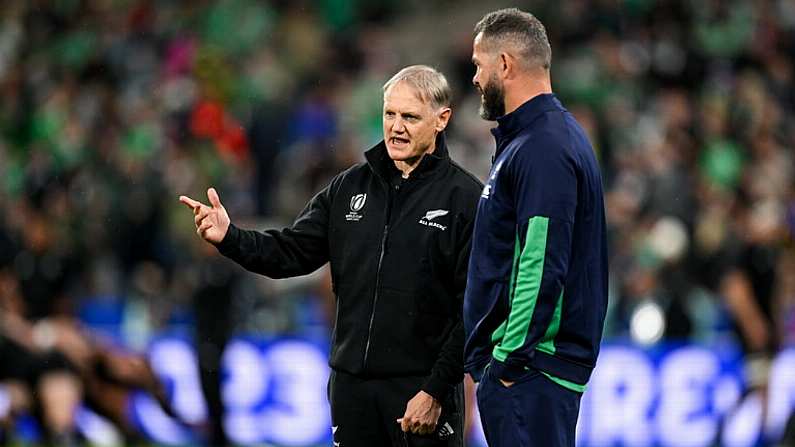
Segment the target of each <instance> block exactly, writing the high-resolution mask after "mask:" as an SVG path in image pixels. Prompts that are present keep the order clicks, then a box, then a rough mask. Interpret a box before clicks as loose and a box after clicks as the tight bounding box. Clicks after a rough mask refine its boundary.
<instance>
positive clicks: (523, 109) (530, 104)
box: [491, 93, 565, 157]
mask: <svg viewBox="0 0 795 447" xmlns="http://www.w3.org/2000/svg"><path fill="white" fill-rule="evenodd" d="M552 110H560V111H563V110H565V109H564V108H563V104H561V103H560V101H559V100H558V98H557V96H555V94H554V93H544V94H541V95H538V96H534V97H533V98H532V99H530V100H529V101H526V102H525V103H524V104H522V105H520V106H519V107H517V108H516V110H514V111H513V112H511V113H508V114H506V115H503V116H501V117H499V118H497V127H495V128H493V129H491V134H492V135H494V139H495V140H496V141H497V151H496V153H495V155H494V156H495V157H497V156H499V155H500V152H502V150H503V149H504V148H505V145H504V144H502V143H503V142H504V141H507V140H510V139H511V137H512V136H514V135H515V134H516V133H517V132H519V131H520V130H522V129H524V128H525V127H527V126H529V125H530V124H531V123H532V122H533V121H535V119H536V118H538V117H539V116H541V115H542V114H544V113H546V112H549V111H552Z"/></svg>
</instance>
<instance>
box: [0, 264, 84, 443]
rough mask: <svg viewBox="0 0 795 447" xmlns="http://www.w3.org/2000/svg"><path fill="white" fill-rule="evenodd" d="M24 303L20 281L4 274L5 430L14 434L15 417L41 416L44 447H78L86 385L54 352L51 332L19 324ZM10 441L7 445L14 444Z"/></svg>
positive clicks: (0, 313) (0, 342) (0, 327)
mask: <svg viewBox="0 0 795 447" xmlns="http://www.w3.org/2000/svg"><path fill="white" fill-rule="evenodd" d="M20 303H21V296H20V290H19V283H18V281H17V280H16V278H15V276H14V275H12V274H10V273H9V271H8V270H7V269H0V358H2V359H3V361H2V362H0V380H3V381H7V387H8V388H7V389H8V392H9V397H10V415H9V417H10V420H9V421H8V425H7V426H6V428H9V429H11V428H13V418H14V417H15V416H18V415H19V414H20V413H24V412H32V413H33V414H35V415H37V416H38V420H39V421H40V423H41V427H42V428H43V432H44V433H43V435H44V436H43V438H44V440H45V442H47V443H51V444H53V445H74V444H75V443H76V442H77V430H76V427H75V412H76V410H77V406H78V405H79V403H80V401H81V399H82V397H83V387H82V384H81V382H80V380H79V377H78V375H77V373H76V371H75V370H74V368H73V367H71V366H70V364H69V362H68V361H67V360H66V358H65V357H64V356H63V355H62V354H60V353H58V352H54V351H52V350H51V348H52V347H53V346H54V345H55V344H56V343H57V342H58V340H56V339H55V337H56V334H55V333H54V331H53V330H52V328H51V327H49V326H44V325H40V326H33V325H31V324H29V323H28V322H27V321H25V320H24V319H23V318H21V317H20V316H19V314H18V313H17V309H15V308H17V307H18V306H19V305H20ZM34 397H35V399H33V398H34ZM6 435H7V438H6V441H10V440H11V439H13V436H12V435H11V434H10V433H8V434H6Z"/></svg>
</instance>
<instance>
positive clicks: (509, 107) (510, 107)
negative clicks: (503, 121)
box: [505, 73, 552, 115]
mask: <svg viewBox="0 0 795 447" xmlns="http://www.w3.org/2000/svg"><path fill="white" fill-rule="evenodd" d="M517 81H518V82H517V88H513V89H512V88H509V86H507V85H506V86H505V87H506V88H505V114H506V115H507V114H509V113H511V112H513V111H514V110H516V109H518V108H519V106H521V105H522V104H524V103H526V102H527V101H530V100H531V99H533V98H535V97H536V96H538V95H544V94H548V93H552V83H551V82H550V80H549V74H548V73H547V74H546V75H545V76H538V77H526V78H523V79H517Z"/></svg>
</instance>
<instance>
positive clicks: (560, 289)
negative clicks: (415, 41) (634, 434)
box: [464, 8, 607, 447]
mask: <svg viewBox="0 0 795 447" xmlns="http://www.w3.org/2000/svg"><path fill="white" fill-rule="evenodd" d="M472 60H473V63H474V64H475V66H476V67H477V72H476V74H475V77H474V79H473V83H474V84H475V86H476V87H477V88H478V90H479V91H480V93H481V95H482V107H481V116H482V117H483V118H484V119H487V120H496V121H497V123H498V125H497V127H496V128H495V129H493V130H492V132H493V134H494V137H495V139H496V143H497V149H496V154H495V157H494V164H493V166H492V169H491V173H490V174H489V178H488V181H487V184H486V186H485V188H484V190H483V193H482V194H481V197H480V202H479V204H478V210H477V218H476V221H475V228H474V230H473V236H472V256H471V258H470V264H469V273H468V278H467V287H466V293H465V298H464V326H465V332H466V345H465V354H464V356H465V369H466V371H467V372H469V373H470V374H471V375H472V376H473V378H474V379H475V380H476V381H479V382H480V384H479V387H478V405H479V408H480V414H481V419H482V422H483V426H484V430H485V432H486V439H487V440H488V442H489V445H490V446H492V447H493V446H574V433H575V427H576V422H577V415H578V411H579V403H580V397H581V395H582V392H583V391H584V389H585V385H586V383H587V381H588V379H589V377H590V374H591V370H592V369H593V367H594V365H595V363H596V357H597V354H598V352H599V343H600V340H601V336H602V328H603V325H604V316H605V310H606V307H607V247H606V234H605V216H604V204H603V197H602V183H601V176H600V173H599V165H598V162H597V160H596V157H595V155H594V152H593V149H592V147H591V144H590V143H589V142H588V138H587V137H586V135H585V132H584V131H583V129H582V128H581V127H580V126H579V124H577V121H576V120H575V119H574V117H573V116H572V115H571V114H570V113H569V112H568V111H567V110H566V109H565V108H564V107H563V106H562V105H561V103H560V101H558V99H557V98H556V97H555V95H554V94H552V88H551V82H550V75H549V68H550V61H551V50H550V46H549V41H548V40H547V36H546V31H545V29H544V26H543V25H542V24H541V22H540V21H538V19H536V18H535V17H534V16H532V15H531V14H528V13H526V12H522V11H519V10H517V9H514V8H511V9H504V10H500V11H496V12H492V13H490V14H487V15H486V16H485V17H484V18H483V19H482V20H481V21H480V22H479V23H478V24H477V25H476V27H475V40H474V47H473V57H472ZM517 405H518V408H517V407H516V406H517Z"/></svg>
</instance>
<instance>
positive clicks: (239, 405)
mask: <svg viewBox="0 0 795 447" xmlns="http://www.w3.org/2000/svg"><path fill="white" fill-rule="evenodd" d="M327 352H328V351H327V346H326V342H325V341H311V340H304V339H295V338H281V339H273V340H261V339H254V338H237V339H235V340H234V341H233V342H232V343H231V344H230V345H229V346H228V347H227V349H226V351H225V353H224V359H223V365H224V373H223V374H224V380H223V384H222V391H223V396H224V402H225V404H226V409H227V414H226V417H225V423H226V428H227V430H228V432H229V434H230V436H231V437H232V439H233V441H234V442H235V443H237V444H241V445H250V444H260V445H261V444H263V443H265V444H269V445H279V446H312V445H330V444H331V429H330V426H331V423H330V419H329V412H328V404H327V400H326V384H327V380H328V373H329V370H328V366H327V363H326V357H327ZM150 355H151V358H152V360H153V363H154V365H155V368H156V370H157V371H158V373H159V374H161V376H162V377H164V378H165V380H166V381H167V383H168V384H169V386H170V387H171V390H172V393H173V394H172V396H173V400H174V403H175V406H176V409H177V411H178V413H179V414H180V415H181V416H182V417H183V419H185V420H187V421H189V422H191V423H200V422H201V421H202V420H203V419H204V417H205V415H206V407H205V404H204V402H203V400H202V398H201V391H200V385H199V378H198V373H197V369H196V359H195V355H194V351H193V349H192V347H191V345H190V344H189V343H188V342H187V341H185V340H181V339H178V338H162V339H159V340H157V341H155V342H154V343H153V344H152V345H151V348H150ZM742 375H743V373H742V363H741V359H740V357H739V355H738V353H737V352H736V350H733V349H731V348H723V349H717V348H706V347H703V346H697V345H677V346H665V347H662V348H655V349H653V350H646V349H641V348H638V347H635V346H630V345H620V344H605V345H603V347H602V351H601V354H600V357H599V364H598V365H597V368H596V370H595V372H594V375H593V377H592V379H591V382H590V383H589V385H588V390H587V391H586V393H585V395H584V396H583V401H582V405H581V410H580V424H579V426H578V445H579V446H617V445H623V446H681V447H698V446H711V445H725V446H753V445H760V443H762V442H763V441H762V440H763V439H765V438H776V437H777V436H779V435H780V433H781V432H782V430H783V428H784V425H785V423H786V420H787V417H788V416H789V414H790V412H791V411H792V410H793V409H795V349H789V350H785V351H782V352H781V353H779V354H778V356H777V357H776V358H775V360H774V362H773V364H772V368H771V373H770V391H769V393H768V398H767V401H766V403H765V402H764V401H763V399H762V398H761V396H760V395H759V393H748V392H746V390H745V388H744V384H743V382H744V381H743V378H742ZM763 405H764V406H765V407H766V408H763ZM132 412H133V414H134V415H135V418H136V420H137V422H138V424H139V425H140V427H141V428H142V429H143V430H144V431H145V432H146V433H147V434H148V435H149V436H151V437H152V438H153V439H154V440H155V441H157V442H159V443H163V444H173V445H177V444H183V445H184V444H189V443H191V442H192V441H193V438H192V437H191V435H190V431H189V430H187V429H186V428H185V427H184V426H181V425H180V424H178V423H176V422H175V421H173V420H171V419H169V418H168V417H167V416H166V415H165V414H163V413H162V411H161V410H160V409H159V407H158V406H157V405H156V404H155V403H154V401H152V400H151V399H149V398H148V397H146V396H144V395H136V397H135V399H134V400H133V402H132ZM765 412H766V416H765V417H763V414H764V413H765ZM763 419H764V422H763ZM475 420H476V421H477V417H476V418H475ZM469 440H470V442H469V443H468V445H470V446H485V441H484V439H483V436H482V433H481V432H480V427H479V425H478V424H477V423H476V424H475V425H474V426H473V428H472V430H471V433H470V434H469Z"/></svg>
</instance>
